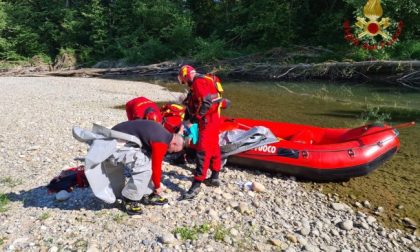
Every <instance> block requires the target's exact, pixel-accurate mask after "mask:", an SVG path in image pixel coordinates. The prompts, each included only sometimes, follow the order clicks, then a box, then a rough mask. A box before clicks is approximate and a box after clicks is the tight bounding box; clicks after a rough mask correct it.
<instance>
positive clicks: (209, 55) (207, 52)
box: [194, 37, 225, 62]
mask: <svg viewBox="0 0 420 252" xmlns="http://www.w3.org/2000/svg"><path fill="white" fill-rule="evenodd" d="M196 42H197V47H196V52H197V53H196V54H195V55H194V58H196V59H197V60H199V61H203V62H204V61H207V60H217V59H221V58H223V57H224V56H225V54H224V47H225V42H224V41H223V40H220V39H216V40H209V39H207V40H206V39H203V38H200V37H199V38H197V40H196Z"/></svg>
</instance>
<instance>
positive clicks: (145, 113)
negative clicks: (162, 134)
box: [125, 96, 162, 123]
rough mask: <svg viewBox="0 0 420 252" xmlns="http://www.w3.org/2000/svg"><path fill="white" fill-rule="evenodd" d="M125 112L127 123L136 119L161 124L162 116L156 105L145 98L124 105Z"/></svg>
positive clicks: (135, 99) (138, 98)
mask: <svg viewBox="0 0 420 252" xmlns="http://www.w3.org/2000/svg"><path fill="white" fill-rule="evenodd" d="M125 111H126V112H127V118H128V120H129V121H132V120H136V119H144V120H151V121H155V122H157V123H161V122H162V115H161V114H160V109H159V107H158V106H157V105H156V103H154V102H152V101H151V100H149V99H147V98H146V97H143V96H142V97H137V98H134V99H132V100H130V101H128V102H127V103H126V104H125Z"/></svg>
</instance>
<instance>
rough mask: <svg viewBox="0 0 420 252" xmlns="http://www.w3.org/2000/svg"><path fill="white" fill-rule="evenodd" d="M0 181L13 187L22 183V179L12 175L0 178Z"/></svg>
mask: <svg viewBox="0 0 420 252" xmlns="http://www.w3.org/2000/svg"><path fill="white" fill-rule="evenodd" d="M0 183H2V184H4V185H6V186H9V187H12V188H13V187H15V186H17V185H20V184H22V180H21V179H14V178H12V177H5V178H2V179H1V180H0Z"/></svg>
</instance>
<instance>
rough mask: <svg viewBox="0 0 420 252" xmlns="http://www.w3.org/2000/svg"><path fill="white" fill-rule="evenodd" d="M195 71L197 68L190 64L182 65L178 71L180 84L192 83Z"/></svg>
mask: <svg viewBox="0 0 420 252" xmlns="http://www.w3.org/2000/svg"><path fill="white" fill-rule="evenodd" d="M193 71H194V73H195V68H194V67H192V66H189V65H184V66H182V67H181V69H180V70H179V73H178V81H179V83H180V84H190V83H192V76H191V73H192V72H193Z"/></svg>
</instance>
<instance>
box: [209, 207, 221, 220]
mask: <svg viewBox="0 0 420 252" xmlns="http://www.w3.org/2000/svg"><path fill="white" fill-rule="evenodd" d="M208 214H209V216H210V217H211V218H212V219H218V218H219V214H218V213H217V211H215V210H213V209H210V210H209V211H208Z"/></svg>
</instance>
